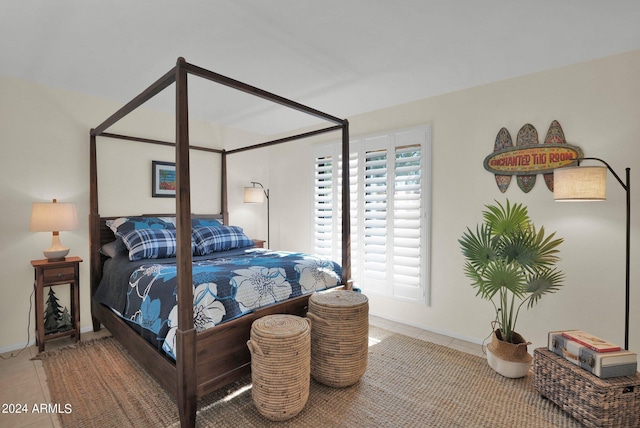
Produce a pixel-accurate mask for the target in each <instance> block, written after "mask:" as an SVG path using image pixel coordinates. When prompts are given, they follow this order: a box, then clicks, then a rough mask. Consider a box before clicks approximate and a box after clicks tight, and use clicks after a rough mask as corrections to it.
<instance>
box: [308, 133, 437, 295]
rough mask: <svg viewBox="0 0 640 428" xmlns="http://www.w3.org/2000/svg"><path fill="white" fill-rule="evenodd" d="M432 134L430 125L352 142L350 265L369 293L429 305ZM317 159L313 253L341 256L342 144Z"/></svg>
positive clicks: (318, 149)
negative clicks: (428, 271)
mask: <svg viewBox="0 0 640 428" xmlns="http://www.w3.org/2000/svg"><path fill="white" fill-rule="evenodd" d="M430 138H431V128H430V127H429V126H425V127H420V128H414V129H410V130H401V131H396V132H392V133H387V134H382V135H375V136H370V137H365V138H362V139H357V140H352V141H351V143H350V152H351V153H350V157H349V171H350V176H349V185H350V188H351V191H350V195H351V206H350V209H351V234H352V235H351V269H352V276H353V279H354V281H355V283H356V284H357V286H358V287H360V288H362V289H363V290H364V291H365V292H374V293H381V294H384V295H389V296H394V297H398V298H403V299H410V300H416V301H423V300H424V301H427V303H428V273H427V269H428V234H429V216H428V214H429V202H430V196H429V188H430V180H429V175H428V174H429V170H430V168H429V155H430ZM314 159H315V169H314V171H315V181H314V183H315V184H314V186H315V207H314V217H315V228H314V251H315V252H316V253H318V254H322V255H325V256H329V257H332V258H334V259H335V260H340V259H341V254H340V251H341V239H340V233H341V222H340V219H341V216H342V213H341V211H340V209H341V203H340V197H341V186H342V180H341V179H340V173H341V170H342V159H341V155H340V143H332V144H329V145H323V146H318V147H316V148H315V150H314Z"/></svg>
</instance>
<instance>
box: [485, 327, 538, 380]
mask: <svg viewBox="0 0 640 428" xmlns="http://www.w3.org/2000/svg"><path fill="white" fill-rule="evenodd" d="M513 336H514V339H515V341H516V343H509V342H504V341H502V340H501V339H502V333H501V331H500V330H495V331H494V332H493V337H492V338H491V343H489V344H488V345H487V362H488V363H489V367H491V368H492V369H493V370H495V371H496V372H497V373H499V374H501V375H502V376H504V377H508V378H512V379H515V378H519V377H524V376H526V375H527V373H528V372H529V369H530V368H531V361H532V360H533V358H532V357H531V354H529V353H528V352H527V345H528V343H527V341H526V340H524V338H523V337H522V336H520V335H519V334H518V333H515V332H514V333H513Z"/></svg>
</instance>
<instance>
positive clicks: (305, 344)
mask: <svg viewBox="0 0 640 428" xmlns="http://www.w3.org/2000/svg"><path fill="white" fill-rule="evenodd" d="M247 346H248V347H249V351H250V352H251V380H252V382H253V387H252V389H251V396H252V398H253V402H254V404H255V405H256V408H257V409H258V411H259V412H260V414H262V415H263V416H264V417H266V418H267V419H270V420H272V421H284V420H287V419H290V418H292V417H294V416H295V415H297V414H298V413H300V411H301V410H302V409H303V408H304V406H305V404H306V403H307V399H308V398H309V383H310V370H311V367H310V359H311V356H310V354H311V327H310V325H309V322H308V320H307V319H305V318H301V317H297V316H295V315H267V316H265V317H262V318H260V319H257V320H256V321H254V322H253V324H252V325H251V335H250V340H249V341H248V342H247Z"/></svg>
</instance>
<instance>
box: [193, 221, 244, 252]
mask: <svg viewBox="0 0 640 428" xmlns="http://www.w3.org/2000/svg"><path fill="white" fill-rule="evenodd" d="M192 234H193V241H194V243H195V253H194V254H195V255H197V256H204V255H206V254H209V253H213V252H217V251H226V250H232V249H234V248H242V247H251V246H253V241H252V240H251V239H249V238H247V236H246V235H245V234H244V232H243V231H242V228H241V227H238V226H216V227H208V226H205V227H196V228H194V229H193V233H192Z"/></svg>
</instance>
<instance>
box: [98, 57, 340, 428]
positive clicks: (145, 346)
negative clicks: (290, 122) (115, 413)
mask: <svg viewBox="0 0 640 428" xmlns="http://www.w3.org/2000/svg"><path fill="white" fill-rule="evenodd" d="M188 75H193V76H197V77H200V78H204V79H207V80H210V81H212V82H215V83H218V84H222V85H225V86H228V87H230V88H233V89H236V90H239V91H242V92H245V93H249V94H252V95H255V96H257V97H260V98H263V99H266V100H269V101H272V102H274V103H277V104H280V105H283V106H285V107H289V108H292V109H295V110H298V111H300V112H303V113H306V114H309V115H312V116H315V117H318V118H320V119H323V120H325V121H328V122H330V123H332V124H333V125H332V126H329V127H327V128H322V129H318V130H316V131H311V132H306V133H303V134H297V135H293V136H290V137H285V138H281V139H278V140H273V141H269V142H265V143H261V144H256V145H252V146H248V147H244V148H239V149H234V150H229V151H225V150H218V149H211V148H207V147H198V146H191V145H190V143H189V114H188V96H187V76H188ZM173 83H175V91H176V140H175V142H166V141H158V140H152V139H147V138H139V137H133V136H126V135H118V134H111V133H107V132H105V131H106V130H107V129H108V128H109V127H111V126H112V125H114V124H115V123H117V122H118V121H119V120H120V119H122V118H124V117H125V116H127V115H128V114H129V113H131V112H133V111H134V110H135V109H136V108H138V107H139V106H141V105H142V104H143V103H144V102H146V101H148V100H149V99H151V98H152V97H154V96H155V95H156V94H158V93H160V92H161V91H162V90H164V89H165V88H167V87H168V86H170V85H171V84H173ZM334 131H341V132H342V158H343V159H349V123H348V121H347V120H345V119H339V118H337V117H334V116H331V115H329V114H326V113H323V112H320V111H318V110H315V109H312V108H310V107H306V106H304V105H302V104H299V103H297V102H294V101H291V100H288V99H285V98H282V97H280V96H278V95H275V94H272V93H269V92H266V91H263V90H261V89H258V88H256V87H253V86H250V85H247V84H244V83H241V82H238V81H236V80H233V79H230V78H228V77H225V76H222V75H220V74H217V73H214V72H212V71H209V70H205V69H203V68H200V67H197V66H194V65H192V64H189V63H187V62H186V61H185V60H184V59H183V58H178V60H177V62H176V66H175V67H174V68H172V69H171V70H170V71H169V72H167V73H166V74H165V75H164V76H162V77H161V78H160V79H159V80H157V81H156V82H155V83H153V84H152V85H151V86H150V87H149V88H147V89H146V90H144V91H143V92H142V93H140V94H139V95H138V96H137V97H136V98H134V99H133V100H131V101H130V102H129V103H127V104H126V105H125V106H123V107H122V108H121V109H120V110H118V111H117V112H115V113H114V114H113V115H111V116H110V117H109V118H108V119H106V120H105V121H104V122H102V123H101V124H100V125H99V126H97V127H96V128H93V129H91V131H90V213H89V228H90V231H89V232H90V233H89V236H90V270H91V273H90V283H91V316H92V321H93V328H94V330H96V331H97V330H99V329H100V325H101V324H102V325H104V326H105V327H106V328H107V329H108V330H109V331H110V332H111V333H112V334H113V336H114V337H115V338H116V339H117V340H119V341H120V342H121V343H122V344H123V346H124V347H125V348H126V349H127V351H128V352H129V353H130V354H131V355H132V356H133V357H134V358H135V359H136V360H137V361H138V362H139V363H140V364H141V365H142V366H143V367H145V369H146V370H147V371H149V372H150V373H151V374H152V375H154V376H155V377H156V378H157V380H158V381H159V382H160V384H162V385H163V386H164V387H165V388H166V389H167V390H168V391H169V392H170V393H172V394H173V395H174V396H175V397H176V400H177V402H178V410H179V414H180V423H181V426H183V427H192V426H195V421H196V407H197V399H198V397H202V396H204V395H206V394H208V393H210V392H212V391H215V390H216V389H218V388H220V387H222V386H224V385H226V384H228V383H230V382H233V381H234V380H236V379H238V378H240V377H241V376H243V375H245V374H248V373H249V372H250V369H251V356H250V353H249V350H248V348H247V346H246V342H247V340H248V338H249V332H250V329H251V323H252V322H253V321H254V320H256V319H258V318H260V317H262V316H265V315H269V314H273V313H288V314H296V315H304V314H305V313H306V308H307V301H308V298H309V296H308V295H307V296H301V297H298V298H296V299H293V300H288V301H285V302H282V303H278V304H274V305H272V306H269V307H267V308H264V309H261V310H258V311H256V312H254V313H251V314H248V315H246V316H243V317H241V318H238V319H235V320H232V321H229V322H226V323H223V324H221V325H218V326H216V327H214V328H212V329H209V330H206V331H203V332H200V333H197V332H196V330H195V327H194V323H193V286H192V284H193V281H192V271H191V262H192V257H191V217H192V214H191V202H190V174H189V153H190V150H202V151H209V152H214V153H219V154H220V155H221V157H222V158H221V176H222V180H221V187H222V189H221V213H220V214H215V215H208V216H206V217H215V218H219V219H221V220H222V221H223V222H224V224H228V211H227V178H226V176H227V168H226V157H227V156H228V155H230V154H233V153H238V152H242V151H246V150H252V149H257V148H262V147H267V146H270V145H274V144H280V143H285V142H289V141H294V140H299V139H304V138H308V137H312V136H315V135H320V134H323V133H328V132H334ZM97 137H108V138H117V139H121V140H130V141H137V142H142V143H151V144H161V145H170V146H174V147H175V151H176V152H175V153H176V181H177V183H176V185H177V189H178V190H177V192H176V212H175V216H176V229H177V241H178V251H177V270H178V324H179V329H178V331H177V333H176V360H175V361H173V360H172V359H170V358H168V357H166V356H165V355H164V354H163V353H161V352H159V351H158V350H157V349H156V348H154V347H153V346H152V345H151V344H149V343H148V342H147V341H146V340H145V339H143V338H142V337H141V336H139V335H138V334H137V333H136V332H135V331H134V330H133V329H132V328H130V327H129V326H128V325H127V324H126V323H125V322H124V321H123V320H122V319H120V318H119V317H117V316H116V315H115V314H114V313H113V312H112V311H111V310H110V309H108V308H107V307H105V306H103V305H101V304H97V303H95V302H94V300H93V296H94V294H95V292H96V289H97V287H98V284H99V283H100V280H101V278H102V266H103V263H104V261H105V257H104V256H102V255H101V254H100V247H101V246H102V245H103V244H105V243H107V242H109V241H112V240H113V233H112V232H111V230H110V229H109V228H107V227H106V225H105V221H106V220H108V219H109V218H115V217H101V216H100V214H99V210H98V179H97V173H98V171H97V170H98V166H97V154H96V152H97V150H96V141H97ZM342 180H343V183H342V213H343V218H342V285H343V286H344V287H346V288H350V287H351V286H350V282H349V281H350V277H351V261H350V224H349V181H348V180H349V163H348V162H343V165H342ZM126 214H129V215H135V213H126ZM165 215H166V214H165ZM170 215H173V214H170ZM123 216H126V215H123Z"/></svg>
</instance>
